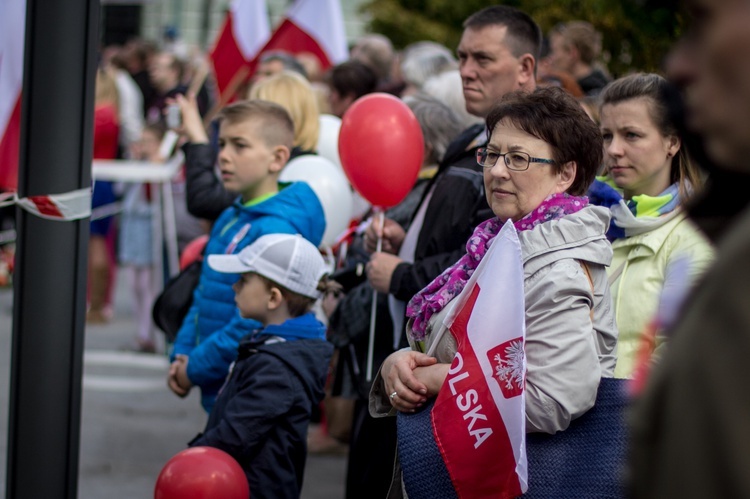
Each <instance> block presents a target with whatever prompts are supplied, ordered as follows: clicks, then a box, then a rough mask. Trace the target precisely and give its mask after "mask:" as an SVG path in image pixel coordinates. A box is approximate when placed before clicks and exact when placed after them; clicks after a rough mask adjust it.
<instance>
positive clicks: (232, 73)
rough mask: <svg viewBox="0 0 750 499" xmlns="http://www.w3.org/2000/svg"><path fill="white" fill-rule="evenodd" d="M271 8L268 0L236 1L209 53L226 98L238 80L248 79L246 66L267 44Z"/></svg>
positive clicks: (231, 6) (220, 91) (217, 79)
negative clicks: (234, 82) (269, 8)
mask: <svg viewBox="0 0 750 499" xmlns="http://www.w3.org/2000/svg"><path fill="white" fill-rule="evenodd" d="M270 35H271V28H270V26H269V24H268V7H267V6H266V2H265V0H234V1H233V2H232V3H231V4H230V5H229V11H228V12H227V17H226V19H225V20H224V24H223V25H222V27H221V30H220V31H219V35H218V36H217V37H216V41H215V42H214V46H213V48H212V49H211V51H210V53H209V57H210V58H211V62H212V64H213V69H214V76H215V78H216V86H217V87H218V90H219V94H220V95H222V96H223V95H224V92H226V91H227V89H228V88H232V87H233V86H234V85H233V80H234V79H235V78H236V77H239V78H242V79H244V78H246V77H247V65H248V63H249V62H250V61H252V60H253V59H254V58H255V56H256V55H257V54H258V50H260V49H261V47H263V45H264V44H265V43H266V42H267V41H268V37H269V36H270Z"/></svg>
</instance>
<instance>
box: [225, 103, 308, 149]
mask: <svg viewBox="0 0 750 499" xmlns="http://www.w3.org/2000/svg"><path fill="white" fill-rule="evenodd" d="M218 118H219V120H220V121H221V122H222V123H224V122H226V123H228V124H230V125H235V124H237V123H243V122H246V121H247V122H249V121H258V122H259V124H260V125H261V126H259V127H257V130H256V131H257V133H258V134H259V135H260V137H261V139H262V140H263V141H264V142H265V143H266V145H267V146H268V147H275V146H286V147H287V148H288V149H289V150H290V151H291V150H292V147H293V143H294V123H292V118H291V117H289V113H288V112H287V111H286V109H284V108H283V107H281V106H280V105H278V104H276V103H273V102H268V101H264V100H259V99H254V100H247V101H241V102H235V103H234V104H230V105H228V106H226V107H225V108H224V109H222V110H221V112H220V113H219V116H218Z"/></svg>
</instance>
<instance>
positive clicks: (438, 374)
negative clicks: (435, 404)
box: [413, 363, 451, 398]
mask: <svg viewBox="0 0 750 499" xmlns="http://www.w3.org/2000/svg"><path fill="white" fill-rule="evenodd" d="M450 367H451V365H450V364H444V363H440V364H435V365H432V366H426V367H417V368H416V369H414V371H413V373H414V377H415V378H417V380H418V381H419V382H421V383H422V384H423V385H424V386H426V387H427V397H428V398H432V397H437V394H438V392H439V391H440V388H442V387H443V383H444V382H445V378H447V377H448V370H449V369H450Z"/></svg>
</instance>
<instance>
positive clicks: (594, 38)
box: [550, 21, 602, 65]
mask: <svg viewBox="0 0 750 499" xmlns="http://www.w3.org/2000/svg"><path fill="white" fill-rule="evenodd" d="M550 34H558V35H560V36H562V37H563V40H564V41H565V44H566V45H568V46H573V47H575V48H576V50H578V54H579V55H580V57H581V62H583V63H584V64H588V65H591V64H593V63H594V61H596V59H597V58H598V57H599V54H600V53H601V51H602V35H601V33H599V32H598V31H597V30H596V28H594V26H592V25H591V23H587V22H586V21H570V22H567V23H560V24H558V25H557V26H555V27H554V28H552V30H551V31H550Z"/></svg>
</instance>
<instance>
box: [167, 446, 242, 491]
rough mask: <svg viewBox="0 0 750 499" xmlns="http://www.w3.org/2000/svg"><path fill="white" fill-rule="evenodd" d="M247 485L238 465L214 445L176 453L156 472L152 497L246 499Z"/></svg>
mask: <svg viewBox="0 0 750 499" xmlns="http://www.w3.org/2000/svg"><path fill="white" fill-rule="evenodd" d="M249 497H250V487H249V486H248V484H247V477H246V476H245V472H244V471H243V470H242V467H241V466H240V465H239V463H237V461H235V460H234V458H233V457H232V456H230V455H229V454H227V453H226V452H224V451H223V450H220V449H216V448H214V447H193V448H191V449H186V450H184V451H182V452H178V453H177V454H175V455H174V457H172V459H170V460H169V461H167V464H165V465H164V468H163V469H162V470H161V473H159V478H157V479H156V488H155V489H154V499H214V498H221V499H248V498H249Z"/></svg>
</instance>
